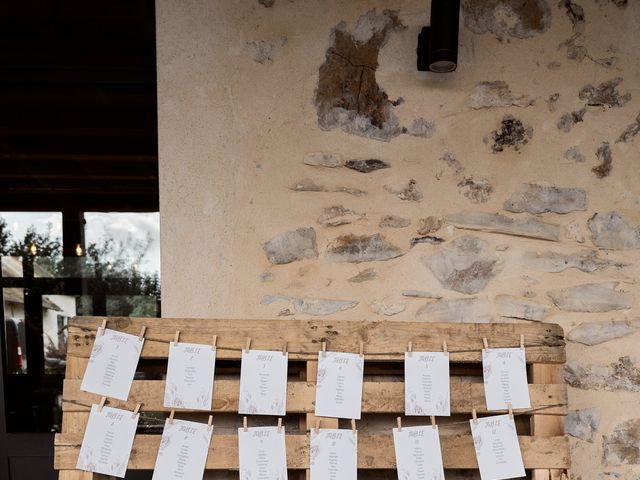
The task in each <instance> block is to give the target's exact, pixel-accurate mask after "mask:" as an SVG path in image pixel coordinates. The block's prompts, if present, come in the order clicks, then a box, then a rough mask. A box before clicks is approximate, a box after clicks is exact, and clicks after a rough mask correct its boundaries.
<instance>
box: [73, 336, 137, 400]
mask: <svg viewBox="0 0 640 480" xmlns="http://www.w3.org/2000/svg"><path fill="white" fill-rule="evenodd" d="M142 345H144V338H143V339H142V340H141V339H140V338H139V337H138V336H136V335H130V334H128V333H124V332H118V331H116V330H111V329H108V328H105V330H104V333H103V334H102V335H101V334H100V333H98V334H97V335H96V339H95V342H94V343H93V348H92V349H91V356H90V357H89V363H88V364H87V369H86V370H85V372H84V377H83V378H82V385H80V390H82V391H83V392H90V393H97V394H98V395H101V396H103V397H111V398H117V399H118V400H125V401H126V400H127V398H128V397H129V390H131V383H132V382H133V376H134V375H135V373H136V367H137V366H138V360H139V359H140V352H141V351H142Z"/></svg>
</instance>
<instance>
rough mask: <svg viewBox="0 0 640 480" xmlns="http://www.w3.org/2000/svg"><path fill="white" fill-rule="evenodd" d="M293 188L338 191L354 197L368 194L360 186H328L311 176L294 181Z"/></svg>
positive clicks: (294, 189) (313, 190) (295, 190)
mask: <svg viewBox="0 0 640 480" xmlns="http://www.w3.org/2000/svg"><path fill="white" fill-rule="evenodd" d="M290 188H291V190H293V191H294V192H336V193H348V194H349V195H353V196H354V197H362V196H363V195H366V194H367V192H365V191H364V190H360V189H358V188H351V187H342V186H338V187H334V188H327V187H325V186H324V185H318V184H317V183H316V182H314V181H313V180H311V179H310V178H303V179H302V180H299V181H298V182H296V183H294V184H293V185H292V186H291V187H290Z"/></svg>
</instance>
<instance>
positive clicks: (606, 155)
mask: <svg viewBox="0 0 640 480" xmlns="http://www.w3.org/2000/svg"><path fill="white" fill-rule="evenodd" d="M596 157H597V158H598V161H599V162H600V165H597V166H595V167H593V168H592V169H591V171H592V172H593V173H595V175H596V177H598V178H604V177H608V176H609V174H610V173H611V169H612V165H613V158H612V157H611V147H609V142H602V143H601V144H600V146H599V147H598V150H596Z"/></svg>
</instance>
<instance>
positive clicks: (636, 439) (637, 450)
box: [602, 418, 640, 478]
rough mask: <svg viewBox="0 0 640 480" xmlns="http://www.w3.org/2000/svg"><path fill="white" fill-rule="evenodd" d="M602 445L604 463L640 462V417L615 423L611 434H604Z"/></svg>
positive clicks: (611, 464)
mask: <svg viewBox="0 0 640 480" xmlns="http://www.w3.org/2000/svg"><path fill="white" fill-rule="evenodd" d="M602 445H603V448H604V453H603V456H604V463H605V464H606V465H609V466H618V465H638V464H640V418H633V419H631V420H627V421H626V422H622V423H620V424H619V425H617V426H616V428H615V429H614V430H613V432H612V433H611V435H605V436H604V438H603V440H602ZM636 478H637V477H636Z"/></svg>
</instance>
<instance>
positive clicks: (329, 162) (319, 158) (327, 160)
mask: <svg viewBox="0 0 640 480" xmlns="http://www.w3.org/2000/svg"><path fill="white" fill-rule="evenodd" d="M304 163H305V165H311V166H313V167H328V168H335V167H341V166H343V165H344V159H343V158H342V157H341V156H340V155H336V154H335V153H325V152H316V153H308V154H307V155H305V156H304Z"/></svg>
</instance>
